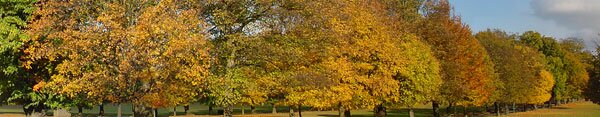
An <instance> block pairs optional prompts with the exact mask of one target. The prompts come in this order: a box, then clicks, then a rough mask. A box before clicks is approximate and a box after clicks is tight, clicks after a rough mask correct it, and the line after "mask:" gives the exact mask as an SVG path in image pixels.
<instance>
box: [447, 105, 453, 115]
mask: <svg viewBox="0 0 600 117" xmlns="http://www.w3.org/2000/svg"><path fill="white" fill-rule="evenodd" d="M446 113H454V111H452V103H451V104H449V105H448V107H446Z"/></svg>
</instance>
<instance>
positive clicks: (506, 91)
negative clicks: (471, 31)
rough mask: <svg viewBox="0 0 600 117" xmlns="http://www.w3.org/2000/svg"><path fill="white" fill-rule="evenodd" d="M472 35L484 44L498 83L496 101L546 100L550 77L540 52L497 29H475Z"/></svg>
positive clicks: (522, 102)
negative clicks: (493, 66)
mask: <svg viewBox="0 0 600 117" xmlns="http://www.w3.org/2000/svg"><path fill="white" fill-rule="evenodd" d="M475 37H476V38H477V39H478V40H479V42H480V43H481V44H482V45H483V46H484V47H486V50H487V52H488V54H489V55H490V57H491V58H492V61H493V62H494V65H495V69H496V72H497V73H498V74H499V79H500V81H501V83H502V87H501V88H499V89H498V91H497V93H498V97H497V99H496V100H495V101H496V102H498V103H503V104H511V103H519V104H540V103H544V102H546V101H548V100H549V99H550V97H551V93H552V86H553V85H554V79H552V74H550V73H549V72H548V71H546V67H545V65H546V62H545V59H544V55H543V54H541V53H539V52H538V51H537V50H534V49H532V48H530V47H527V46H523V45H522V44H519V43H518V42H516V39H515V38H516V35H508V34H506V32H503V31H500V30H487V31H482V32H478V33H477V34H475ZM496 106H497V105H496ZM497 112H498V111H497Z"/></svg>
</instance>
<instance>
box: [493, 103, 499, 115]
mask: <svg viewBox="0 0 600 117" xmlns="http://www.w3.org/2000/svg"><path fill="white" fill-rule="evenodd" d="M494 111H495V112H496V116H500V106H498V102H494Z"/></svg>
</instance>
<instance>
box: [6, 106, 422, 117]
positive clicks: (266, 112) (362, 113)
mask: <svg viewBox="0 0 600 117" xmlns="http://www.w3.org/2000/svg"><path fill="white" fill-rule="evenodd" d="M121 108H122V112H123V115H124V116H130V115H131V114H132V111H131V110H132V107H131V105H130V104H123V105H122V107H121ZM271 109H272V108H271V106H260V107H257V108H256V110H257V113H258V114H249V113H250V107H245V113H246V115H244V116H245V117H287V116H288V115H289V108H288V107H278V108H277V111H278V112H279V113H277V114H271ZM306 109H308V108H306ZM117 110H118V108H117V105H112V104H105V105H104V111H105V116H110V117H112V116H116V115H117ZM217 110H220V108H218V107H215V108H214V110H213V112H212V114H213V115H212V116H215V117H220V115H216V114H217V113H216V112H217ZM70 111H71V113H73V114H76V113H77V108H75V107H73V108H71V110H70ZM158 111H159V116H160V117H167V116H172V115H173V108H170V109H166V108H163V109H158ZM234 111H235V115H236V116H241V107H237V108H235V110H234ZM414 111H415V115H416V116H417V117H429V116H431V109H429V108H427V105H423V106H419V107H418V108H417V109H415V110H414ZM98 112H99V108H98V106H96V107H94V108H90V109H83V113H84V116H85V117H96V116H97V115H98ZM48 113H49V115H52V111H48ZM190 113H191V115H187V116H193V117H196V116H200V117H204V116H210V115H208V106H205V105H201V104H192V105H191V106H190ZM295 113H296V115H297V114H298V110H295ZM351 113H352V116H353V117H372V116H373V112H372V111H370V110H352V111H351ZM22 114H23V110H22V109H21V106H0V116H1V117H6V116H9V117H16V116H18V115H22ZM184 114H185V113H184V112H183V106H179V107H177V115H179V116H182V115H184ZM388 115H389V116H391V117H396V116H408V110H405V109H403V110H389V111H388ZM302 116H303V117H337V116H338V112H337V111H329V110H328V111H315V110H313V111H308V110H303V111H302Z"/></svg>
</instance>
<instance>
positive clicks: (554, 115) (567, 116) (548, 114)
mask: <svg viewBox="0 0 600 117" xmlns="http://www.w3.org/2000/svg"><path fill="white" fill-rule="evenodd" d="M508 116H509V117H600V105H597V104H594V103H592V102H577V103H570V104H564V105H561V106H557V107H553V108H551V109H538V110H535V111H528V112H519V113H512V114H509V115H508Z"/></svg>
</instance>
